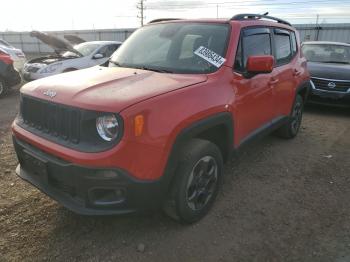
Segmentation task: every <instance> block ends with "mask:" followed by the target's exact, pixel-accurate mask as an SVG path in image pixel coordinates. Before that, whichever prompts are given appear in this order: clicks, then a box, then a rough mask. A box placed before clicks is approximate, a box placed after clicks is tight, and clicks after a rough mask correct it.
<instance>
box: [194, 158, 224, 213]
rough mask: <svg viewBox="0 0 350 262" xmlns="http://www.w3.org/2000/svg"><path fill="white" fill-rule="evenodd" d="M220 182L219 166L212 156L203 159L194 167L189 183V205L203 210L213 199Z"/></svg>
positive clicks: (196, 209)
mask: <svg viewBox="0 0 350 262" xmlns="http://www.w3.org/2000/svg"><path fill="white" fill-rule="evenodd" d="M217 182H218V165H217V163H216V160H215V159H214V158H213V157H211V156H205V157H202V158H201V159H200V160H198V162H197V163H196V164H195V165H194V167H193V169H192V172H191V175H190V176H189V179H188V183H187V204H188V206H189V207H190V208H191V209H192V210H195V211H198V210H201V209H202V208H203V207H204V206H205V205H206V204H207V203H208V202H209V200H210V199H211V197H212V196H213V193H214V192H215V188H216V186H217Z"/></svg>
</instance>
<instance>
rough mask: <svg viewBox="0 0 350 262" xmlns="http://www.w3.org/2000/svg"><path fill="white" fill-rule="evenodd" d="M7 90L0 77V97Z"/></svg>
mask: <svg viewBox="0 0 350 262" xmlns="http://www.w3.org/2000/svg"><path fill="white" fill-rule="evenodd" d="M6 92H7V87H6V85H5V81H4V80H2V79H1V78H0V98H2V97H4V96H5V94H6Z"/></svg>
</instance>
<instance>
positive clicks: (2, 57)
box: [0, 50, 13, 65]
mask: <svg viewBox="0 0 350 262" xmlns="http://www.w3.org/2000/svg"><path fill="white" fill-rule="evenodd" d="M0 60H1V61H2V62H4V63H5V64H8V65H10V64H12V63H13V60H12V58H11V56H10V55H9V54H7V53H5V52H3V51H1V50H0Z"/></svg>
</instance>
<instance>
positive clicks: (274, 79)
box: [269, 77, 279, 85]
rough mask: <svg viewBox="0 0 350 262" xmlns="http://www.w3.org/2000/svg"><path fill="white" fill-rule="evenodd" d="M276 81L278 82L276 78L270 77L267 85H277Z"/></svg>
mask: <svg viewBox="0 0 350 262" xmlns="http://www.w3.org/2000/svg"><path fill="white" fill-rule="evenodd" d="M278 81H279V80H278V79H277V78H274V77H272V78H271V79H270V81H269V84H270V85H274V84H277V83H278Z"/></svg>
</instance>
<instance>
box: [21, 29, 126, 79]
mask: <svg viewBox="0 0 350 262" xmlns="http://www.w3.org/2000/svg"><path fill="white" fill-rule="evenodd" d="M31 36H33V37H36V38H38V39H39V40H41V41H42V42H43V43H45V44H47V45H49V46H50V47H52V48H53V49H54V50H55V54H54V55H48V56H43V57H39V58H35V59H32V60H30V61H28V62H27V63H26V64H25V65H24V69H23V78H24V79H25V80H27V81H31V80H35V79H39V78H43V77H47V76H52V75H56V74H60V73H64V72H69V71H74V70H78V69H83V68H87V67H92V66H95V65H100V64H103V63H105V62H106V61H107V60H108V59H109V57H110V56H111V55H112V54H113V53H114V51H116V50H117V49H118V48H119V46H120V45H121V44H122V43H121V42H118V41H91V42H83V43H80V44H78V45H75V46H73V45H71V44H70V43H69V42H68V41H66V40H64V39H60V38H58V37H56V36H53V35H49V34H46V33H42V32H38V31H33V32H31Z"/></svg>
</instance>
